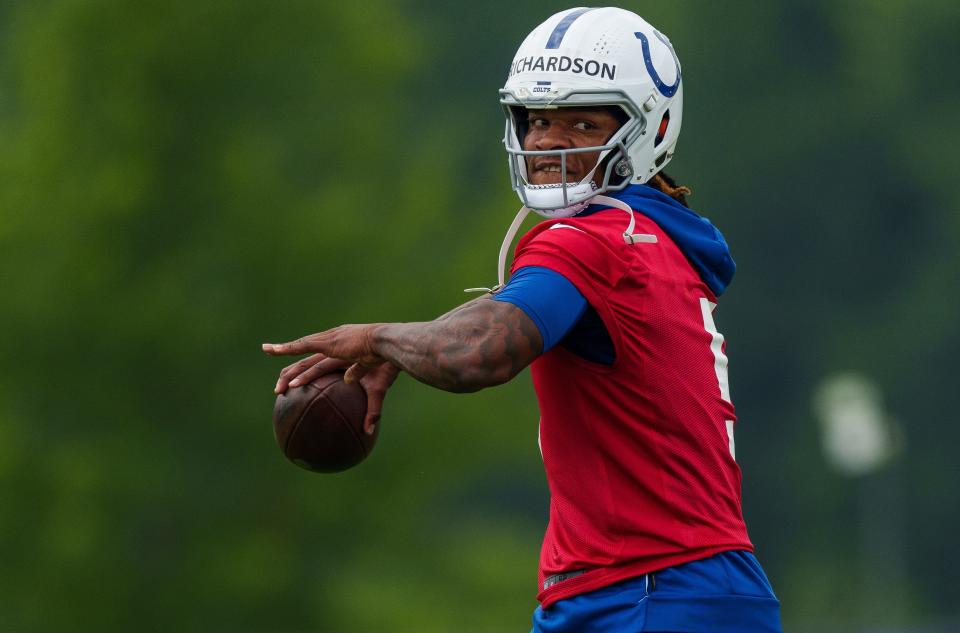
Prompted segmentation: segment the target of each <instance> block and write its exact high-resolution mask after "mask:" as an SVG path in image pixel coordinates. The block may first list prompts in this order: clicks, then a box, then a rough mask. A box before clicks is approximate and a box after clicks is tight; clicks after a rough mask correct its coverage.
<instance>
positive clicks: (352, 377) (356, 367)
mask: <svg viewBox="0 0 960 633" xmlns="http://www.w3.org/2000/svg"><path fill="white" fill-rule="evenodd" d="M372 369H375V368H374V367H366V366H364V365H361V364H360V363H354V364H352V365H350V368H349V369H348V370H347V371H346V372H344V374H343V382H345V383H347V384H348V385H349V384H352V383H355V382H358V381H359V380H360V379H361V378H363V377H364V376H366V375H367V374H369V373H370V371H371V370H372Z"/></svg>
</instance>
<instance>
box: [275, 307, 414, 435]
mask: <svg viewBox="0 0 960 633" xmlns="http://www.w3.org/2000/svg"><path fill="white" fill-rule="evenodd" d="M374 327H375V326H367V325H343V326H340V327H337V328H333V329H332V330H327V331H326V332H319V333H317V334H311V335H310V336H305V337H303V338H301V339H298V340H296V341H293V342H291V343H281V344H272V343H264V344H263V346H262V347H263V351H264V352H266V353H267V354H271V355H287V354H303V353H306V352H311V351H314V352H317V353H315V354H313V355H311V356H309V357H307V358H304V359H302V360H299V361H297V362H296V363H293V364H292V365H288V366H287V367H285V368H284V369H283V370H282V371H281V372H280V378H279V380H277V384H276V386H275V387H274V393H277V394H280V393H284V392H285V391H286V390H287V387H298V386H300V385H305V384H307V383H310V382H312V381H314V380H316V379H317V378H319V377H320V376H323V375H325V374H329V373H330V372H333V371H338V370H341V369H343V368H347V371H346V373H345V375H344V381H345V382H348V383H352V382H356V381H359V382H360V384H361V386H363V388H364V390H365V391H366V393H367V416H366V418H364V422H363V430H364V432H365V433H367V434H368V435H372V434H373V432H374V430H375V428H376V424H377V423H378V422H379V421H380V415H381V412H382V411H383V401H384V399H385V398H386V394H387V390H388V389H389V388H390V386H391V385H392V384H393V382H394V381H395V380H396V379H397V375H398V374H399V373H400V369H399V368H398V367H396V366H395V365H393V364H392V363H389V362H387V361H385V360H384V359H382V358H380V357H379V356H377V355H376V353H374V352H373V349H372V347H373V346H372V331H373V328H374Z"/></svg>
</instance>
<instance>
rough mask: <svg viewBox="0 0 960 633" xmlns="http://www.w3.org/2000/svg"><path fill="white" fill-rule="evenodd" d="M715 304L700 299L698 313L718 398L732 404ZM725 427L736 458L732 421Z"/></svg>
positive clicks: (727, 421)
mask: <svg viewBox="0 0 960 633" xmlns="http://www.w3.org/2000/svg"><path fill="white" fill-rule="evenodd" d="M716 307H717V304H715V303H713V302H711V301H709V300H707V299H706V298H701V299H700V312H701V313H702V314H703V328H704V329H705V330H706V331H707V333H708V334H710V351H711V352H713V371H714V372H715V373H716V374H717V383H719V385H720V397H721V398H723V400H724V402H729V403H731V404H733V401H731V400H730V381H729V379H728V378H727V355H726V354H724V353H723V334H721V333H720V332H718V331H717V324H716V323H714V322H713V309H714V308H716ZM724 422H726V427H727V440H729V446H730V455H731V456H733V458H734V459H736V458H737V448H736V445H735V444H734V442H733V420H724Z"/></svg>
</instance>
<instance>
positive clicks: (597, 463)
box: [513, 209, 753, 608]
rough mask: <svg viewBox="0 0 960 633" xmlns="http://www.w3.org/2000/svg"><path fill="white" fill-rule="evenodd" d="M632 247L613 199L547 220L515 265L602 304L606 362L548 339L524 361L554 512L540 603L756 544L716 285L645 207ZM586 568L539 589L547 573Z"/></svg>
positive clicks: (520, 246) (523, 247) (530, 237)
mask: <svg viewBox="0 0 960 633" xmlns="http://www.w3.org/2000/svg"><path fill="white" fill-rule="evenodd" d="M634 215H635V217H636V221H637V225H636V232H640V233H649V234H652V235H655V236H656V238H657V241H656V243H639V244H634V245H628V244H626V243H624V240H623V237H622V235H623V230H624V227H625V226H626V222H627V219H626V218H625V216H624V212H623V211H621V210H619V209H610V210H606V211H602V212H599V213H595V214H593V215H590V216H587V217H583V218H568V219H563V220H549V221H546V222H542V223H540V224H539V225H537V226H536V227H534V228H533V229H532V230H531V231H530V232H529V233H527V234H526V235H525V236H524V237H523V238H522V239H521V240H520V243H519V244H518V246H517V251H516V257H515V260H514V263H513V270H517V269H519V268H521V267H524V266H543V267H546V268H550V269H552V270H554V271H556V272H558V273H560V274H561V275H563V276H564V277H566V278H567V279H568V280H569V281H570V282H572V283H573V284H574V285H575V286H576V287H577V289H578V290H579V291H580V292H581V294H583V296H584V297H585V298H586V299H587V301H588V302H589V303H590V305H591V306H593V308H594V309H595V310H596V311H597V313H598V314H599V316H600V318H601V319H602V320H603V323H604V325H605V326H606V329H607V332H608V333H609V335H610V338H611V340H612V342H613V347H614V350H615V353H616V359H615V361H614V362H613V364H612V365H609V366H608V365H601V364H597V363H593V362H590V361H587V360H585V359H583V358H581V357H580V356H577V355H576V354H574V353H572V352H570V351H568V350H567V349H565V348H564V347H563V346H562V345H557V346H556V347H554V348H552V349H551V350H550V351H548V352H547V353H545V354H543V355H542V356H540V357H539V358H538V359H537V360H536V361H534V363H533V365H532V366H531V370H532V375H533V382H534V387H535V389H536V392H537V399H538V401H539V404H540V416H541V417H540V449H541V452H542V454H543V461H544V466H545V468H546V474H547V482H548V484H549V486H550V493H551V500H550V522H549V525H548V527H547V533H546V536H545V538H544V542H543V548H542V551H541V555H540V570H539V580H540V587H541V592H540V593H539V595H538V596H537V598H538V600H539V601H540V602H541V604H542V605H543V607H545V608H546V607H548V606H549V605H550V604H552V603H553V602H555V601H557V600H559V599H562V598H567V597H570V596H573V595H577V594H580V593H584V592H587V591H591V590H593V589H597V588H600V587H604V586H607V585H610V584H612V583H614V582H617V581H619V580H624V579H626V578H630V577H633V576H638V575H641V574H644V573H647V572H651V571H656V570H659V569H663V568H665V567H670V566H673V565H677V564H680V563H685V562H689V561H692V560H697V559H701V558H705V557H707V556H711V555H713V554H716V553H718V552H721V551H725V550H734V549H740V550H751V551H752V549H753V546H752V545H751V543H750V540H749V538H748V536H747V532H746V527H745V525H744V521H743V515H742V512H741V507H740V469H739V467H738V466H737V463H736V461H735V456H734V442H733V425H734V422H735V420H736V415H735V414H734V408H733V404H732V403H731V401H730V393H729V387H728V383H727V358H726V355H725V352H724V343H723V337H722V336H721V335H720V334H719V332H718V331H717V328H716V327H715V325H714V320H713V309H714V308H715V307H716V297H715V296H714V294H713V293H712V292H711V291H710V289H709V288H708V287H707V285H706V284H705V283H704V282H703V281H702V280H701V278H700V276H699V275H698V274H697V272H696V271H695V270H694V269H693V267H692V266H691V265H690V263H689V262H688V261H687V259H686V257H685V256H684V254H683V253H682V252H681V251H680V249H679V248H678V247H677V245H676V244H675V243H674V242H673V241H672V240H671V239H670V237H668V236H667V234H666V233H665V232H664V231H662V230H661V229H660V227H659V226H658V225H657V224H656V223H654V222H653V221H652V220H650V219H649V218H647V217H645V216H643V215H641V214H639V213H635V214H634ZM580 571H583V573H581V574H579V575H575V576H573V577H570V578H569V579H567V580H563V581H561V582H557V583H556V584H553V585H551V586H550V587H549V588H546V589H544V588H543V583H544V580H545V579H547V578H548V577H551V576H554V575H556V574H562V573H567V572H580Z"/></svg>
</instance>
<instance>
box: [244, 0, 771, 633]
mask: <svg viewBox="0 0 960 633" xmlns="http://www.w3.org/2000/svg"><path fill="white" fill-rule="evenodd" d="M683 87H684V86H683V78H682V73H681V68H680V62H679V60H678V58H677V55H676V52H675V51H674V48H673V46H672V44H671V43H670V41H669V40H668V39H667V37H666V36H664V35H663V34H662V33H660V32H659V31H657V30H656V29H655V28H653V27H652V26H651V25H650V24H648V23H647V22H646V21H645V20H643V19H642V18H640V17H639V16H637V15H635V14H634V13H631V12H629V11H625V10H622V9H618V8H613V7H607V8H576V9H570V10H567V11H563V12H560V13H557V14H556V15H554V16H551V17H550V18H549V19H547V20H546V21H545V22H543V23H542V24H540V25H539V26H538V27H537V28H535V29H534V30H533V31H532V32H531V33H530V35H529V36H528V37H527V38H526V39H525V40H524V42H523V43H522V44H521V46H520V48H519V50H518V51H517V54H516V56H515V57H514V59H513V63H512V64H511V66H510V70H509V76H508V78H507V81H506V85H505V86H504V87H503V89H502V90H501V91H500V101H501V103H502V105H503V108H504V114H505V117H506V133H505V138H504V144H505V146H506V151H507V155H508V160H509V167H510V175H511V180H512V183H513V188H514V189H515V190H516V192H517V193H518V195H519V197H520V199H521V200H522V202H523V207H522V208H521V210H520V212H519V213H518V215H517V217H516V219H515V220H514V222H513V224H512V226H511V227H510V230H509V231H508V232H507V236H506V238H505V239H504V244H503V247H502V249H501V253H500V262H499V263H500V269H499V273H500V276H501V284H500V285H498V286H497V287H495V288H494V289H492V290H490V291H488V292H486V293H485V294H484V295H483V296H481V297H479V298H477V299H475V300H473V301H470V302H468V303H466V304H464V305H462V306H460V307H458V308H456V309H455V310H453V311H451V312H449V313H448V314H445V315H443V316H441V317H439V318H437V319H435V320H434V321H430V322H424V323H379V324H368V325H343V326H340V327H338V328H334V329H332V330H328V331H325V332H320V333H318V334H313V335H310V336H307V337H304V338H302V339H299V340H298V341H295V342H292V343H285V344H277V345H274V344H265V345H264V346H263V347H264V350H265V351H266V352H267V353H270V354H304V353H312V355H311V356H309V357H308V358H306V359H304V360H301V361H299V362H297V363H294V364H293V365H290V366H289V367H287V368H286V369H284V370H283V371H282V372H281V375H280V379H279V381H278V383H277V385H276V391H277V392H278V393H280V392H283V391H284V390H285V389H286V388H287V387H288V386H296V385H299V384H304V383H306V382H309V381H311V380H313V379H315V378H316V377H318V376H320V375H322V374H324V373H326V372H329V371H332V370H333V369H341V368H344V367H347V368H348V370H347V374H346V375H347V379H348V380H359V381H360V382H361V383H362V384H363V385H364V386H365V388H366V389H367V392H368V397H369V408H368V410H369V414H368V418H367V420H366V421H365V427H366V429H367V431H368V432H372V430H373V427H374V425H375V424H376V423H377V421H378V419H379V415H380V411H381V407H382V403H383V398H384V395H385V393H386V391H387V389H388V388H389V387H390V385H391V384H392V382H393V380H394V379H395V378H396V376H397V373H398V372H399V371H405V372H407V373H409V374H410V375H412V376H413V377H414V378H416V379H417V380H420V381H422V382H424V383H426V384H428V385H431V386H434V387H438V388H440V389H446V390H449V391H474V390H477V389H482V388H485V387H490V386H493V385H497V384H501V383H503V382H506V381H508V380H510V379H511V378H513V377H514V376H515V375H517V373H519V372H520V371H521V370H522V369H523V368H525V367H527V366H528V365H530V366H531V373H532V377H533V383H534V388H535V390H536V394H537V399H538V402H539V405H540V412H541V419H540V444H541V452H542V454H543V461H544V466H545V469H546V473H547V480H548V483H549V486H550V493H551V503H550V519H549V524H548V528H547V533H546V536H545V539H544V542H543V548H542V551H541V556H540V570H539V593H538V596H537V598H538V600H539V602H540V606H539V607H538V608H537V610H536V611H535V613H534V617H533V630H534V631H536V632H542V633H548V632H549V633H561V632H564V633H567V632H570V633H573V632H577V633H592V632H596V633H600V632H613V631H616V632H623V633H627V632H629V633H636V632H640V631H665V632H691V633H693V632H696V633H754V632H756V633H760V632H764V633H767V632H771V633H772V632H779V631H781V628H780V615H779V602H778V601H777V598H776V597H775V595H774V593H773V590H772V589H771V587H770V583H769V582H768V580H767V578H766V576H765V575H764V572H763V570H762V569H761V567H760V564H759V563H758V562H757V559H756V558H755V557H754V555H753V554H752V550H753V546H752V544H751V542H750V539H749V538H748V536H747V531H746V527H745V525H744V520H743V515H742V512H741V497H740V481H741V480H740V476H741V475H740V469H739V467H738V466H737V462H736V456H735V445H734V427H735V422H736V415H735V413H734V407H733V404H732V401H731V396H730V387H729V383H728V380H727V357H726V355H725V347H724V339H723V336H722V335H721V334H720V332H719V331H718V330H717V327H716V325H715V322H714V318H713V313H714V309H715V308H716V305H717V298H718V297H719V296H720V295H722V294H723V292H724V291H725V290H726V288H727V286H728V284H729V283H730V281H731V279H732V277H733V274H734V269H735V266H734V262H733V259H732V258H731V256H730V252H729V249H728V248H727V244H726V242H725V240H724V238H723V236H722V235H721V234H720V232H719V231H718V230H717V229H716V228H714V226H713V225H712V224H711V223H710V222H709V221H708V220H706V219H705V218H703V217H701V216H700V215H698V214H697V213H695V212H694V211H692V210H690V209H689V208H688V207H687V205H686V195H687V194H689V190H688V189H686V188H685V187H678V186H677V185H676V183H675V182H674V181H673V180H672V179H671V178H670V177H668V176H666V175H665V174H664V173H663V168H664V167H665V166H666V165H667V164H668V163H669V162H670V160H671V158H672V157H673V154H674V150H675V148H676V144H677V138H678V136H679V133H680V124H681V119H682V113H683ZM530 210H533V211H534V212H536V213H538V214H540V215H542V216H544V217H545V218H547V220H546V221H544V222H542V223H540V224H538V225H537V226H536V227H534V228H533V229H532V230H530V231H529V232H528V233H527V234H526V235H524V236H523V237H522V238H521V239H520V241H519V244H518V245H517V248H516V251H515V256H514V259H513V263H512V267H511V273H512V274H511V276H510V278H509V282H508V283H506V284H505V285H504V284H503V282H504V271H503V266H504V263H505V260H506V253H507V251H508V249H509V246H510V244H511V243H512V241H513V237H514V235H515V234H516V232H517V231H518V229H519V227H520V224H521V222H522V220H523V218H524V217H525V216H526V214H527V213H528V211H530Z"/></svg>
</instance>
